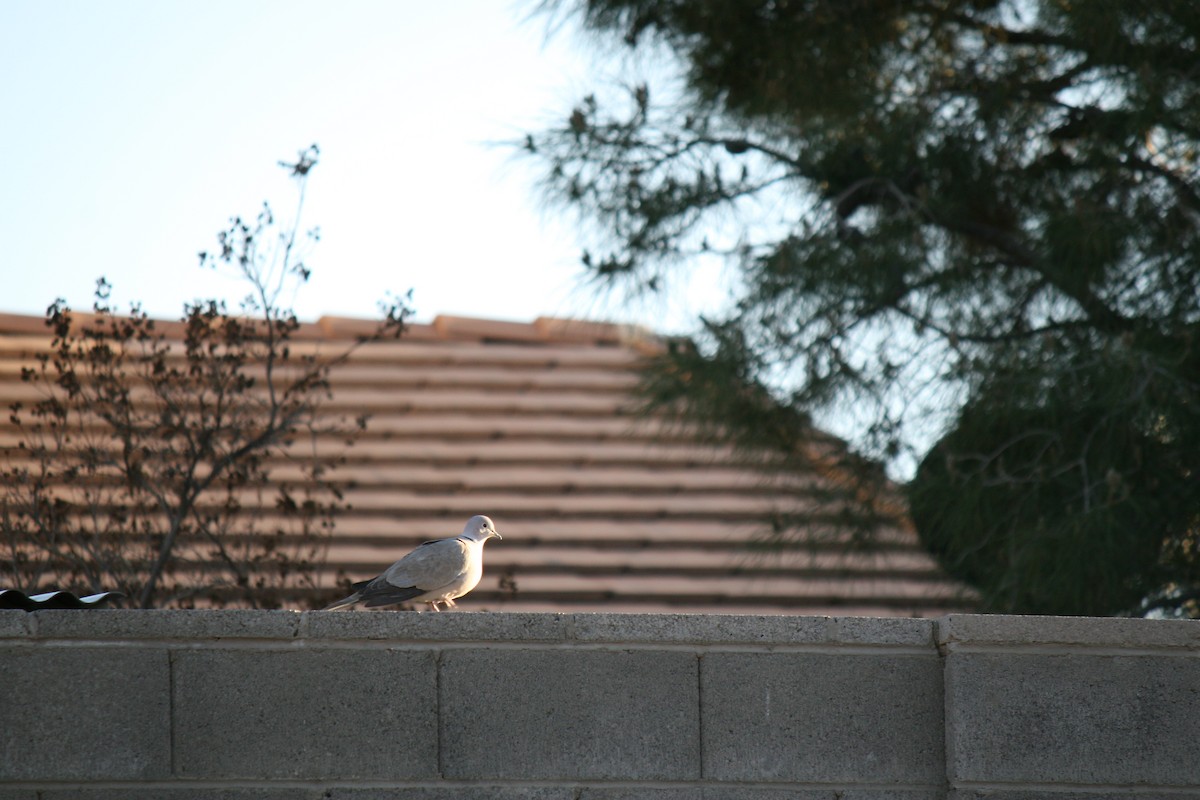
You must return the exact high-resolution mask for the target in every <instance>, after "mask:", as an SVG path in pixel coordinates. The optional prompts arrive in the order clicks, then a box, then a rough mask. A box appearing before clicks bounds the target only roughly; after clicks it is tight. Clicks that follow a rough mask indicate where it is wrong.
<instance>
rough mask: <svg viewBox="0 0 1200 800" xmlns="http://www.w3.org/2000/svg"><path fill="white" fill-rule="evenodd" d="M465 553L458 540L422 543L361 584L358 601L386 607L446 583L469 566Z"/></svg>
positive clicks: (452, 581)
mask: <svg viewBox="0 0 1200 800" xmlns="http://www.w3.org/2000/svg"><path fill="white" fill-rule="evenodd" d="M469 555H470V551H469V550H468V548H467V544H466V542H463V541H460V540H459V539H438V540H435V541H432V542H426V543H425V544H423V545H421V546H419V547H418V548H417V549H416V550H413V551H412V552H411V553H409V554H408V555H406V556H405V557H404V558H402V559H400V560H399V561H397V562H396V563H395V564H392V565H391V566H390V567H388V568H387V569H386V570H384V572H383V574H382V575H380V576H379V577H378V578H376V579H375V580H373V581H371V582H370V583H368V584H367V585H366V586H365V587H363V588H362V589H361V590H360V591H361V593H362V598H361V600H362V602H363V604H364V605H366V606H367V607H368V608H373V607H378V606H386V605H391V604H393V603H403V602H404V601H405V600H411V599H413V598H414V597H418V596H420V595H423V594H425V593H426V592H430V591H433V590H435V589H441V588H442V587H444V586H449V585H450V584H452V583H454V582H455V581H457V580H459V579H460V578H461V577H462V575H463V573H465V572H466V571H467V569H468V568H469V566H470V564H469Z"/></svg>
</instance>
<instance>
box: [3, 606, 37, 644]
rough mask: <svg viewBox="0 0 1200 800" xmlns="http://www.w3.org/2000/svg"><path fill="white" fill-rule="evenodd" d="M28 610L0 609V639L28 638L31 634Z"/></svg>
mask: <svg viewBox="0 0 1200 800" xmlns="http://www.w3.org/2000/svg"><path fill="white" fill-rule="evenodd" d="M30 622H31V620H30V617H29V612H28V611H20V610H16V609H8V608H6V609H3V610H0V639H28V638H29V637H30V636H32V635H33V628H32V627H31V626H30Z"/></svg>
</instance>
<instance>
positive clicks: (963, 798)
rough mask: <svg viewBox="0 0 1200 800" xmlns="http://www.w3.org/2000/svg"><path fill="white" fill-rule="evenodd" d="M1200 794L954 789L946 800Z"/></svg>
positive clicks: (1100, 799) (1111, 799)
mask: <svg viewBox="0 0 1200 800" xmlns="http://www.w3.org/2000/svg"><path fill="white" fill-rule="evenodd" d="M1196 797H1200V794H1197V793H1193V792H1186V793H1180V792H1171V793H1170V794H1163V793H1162V792H1155V791H1153V790H1143V791H1134V792H1131V791H1130V790H1129V789H1127V788H1125V787H1111V788H1107V789H1103V788H1102V789H1090V790H1088V791H1086V792H1060V791H1056V790H1050V789H1042V790H1038V789H956V790H952V791H950V792H949V793H948V794H947V795H946V800H1195V798H1196Z"/></svg>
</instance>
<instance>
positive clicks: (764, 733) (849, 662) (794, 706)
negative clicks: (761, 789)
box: [700, 652, 944, 785]
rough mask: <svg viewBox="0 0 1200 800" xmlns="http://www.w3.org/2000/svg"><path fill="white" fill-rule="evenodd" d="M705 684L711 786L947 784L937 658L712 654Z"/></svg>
mask: <svg viewBox="0 0 1200 800" xmlns="http://www.w3.org/2000/svg"><path fill="white" fill-rule="evenodd" d="M700 676H701V681H700V687H701V702H702V704H703V709H704V711H703V719H702V724H703V726H704V776H705V778H708V779H711V780H721V781H798V782H822V783H835V782H863V783H872V784H880V783H891V782H896V783H915V784H918V785H920V784H925V785H930V784H940V783H941V781H942V780H943V776H944V771H943V763H944V762H943V755H942V752H943V743H942V738H943V733H942V674H941V663H940V661H939V659H938V658H937V657H936V656H934V655H932V654H931V655H929V656H923V655H888V654H878V653H857V654H856V653H847V654H846V655H831V654H821V653H787V652H780V653H708V654H706V655H705V656H704V658H703V659H702V661H701V666H700Z"/></svg>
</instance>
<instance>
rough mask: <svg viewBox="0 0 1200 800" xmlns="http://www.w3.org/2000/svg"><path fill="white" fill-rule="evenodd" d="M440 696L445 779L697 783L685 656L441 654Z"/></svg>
mask: <svg viewBox="0 0 1200 800" xmlns="http://www.w3.org/2000/svg"><path fill="white" fill-rule="evenodd" d="M440 696H441V709H442V718H441V724H442V748H443V749H442V775H443V776H444V777H446V778H461V779H498V778H504V779H526V780H554V779H563V780H581V781H587V780H653V779H661V780H689V779H695V778H698V777H699V776H700V725H699V710H698V700H699V698H698V691H697V676H696V657H695V656H694V655H692V654H690V653H685V652H655V651H650V650H640V651H638V650H635V651H607V650H598V649H596V650H592V649H585V650H560V649H528V650H513V649H475V648H468V649H462V650H448V651H446V652H445V653H443V655H442V665H441V684H440Z"/></svg>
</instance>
